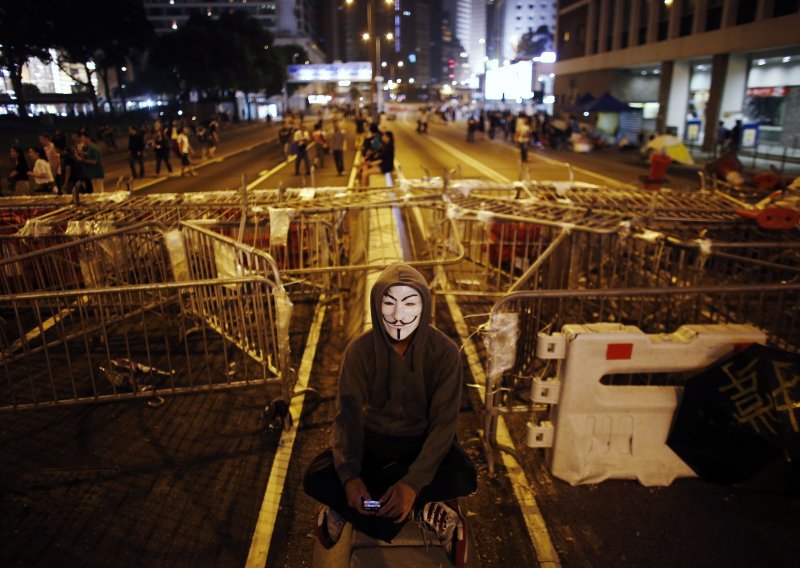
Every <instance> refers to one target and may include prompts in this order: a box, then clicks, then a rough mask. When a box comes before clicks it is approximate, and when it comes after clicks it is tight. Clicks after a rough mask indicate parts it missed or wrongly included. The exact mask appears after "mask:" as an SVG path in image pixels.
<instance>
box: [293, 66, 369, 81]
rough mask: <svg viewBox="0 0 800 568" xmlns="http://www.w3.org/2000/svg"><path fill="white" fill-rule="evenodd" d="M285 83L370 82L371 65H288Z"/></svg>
mask: <svg viewBox="0 0 800 568" xmlns="http://www.w3.org/2000/svg"><path fill="white" fill-rule="evenodd" d="M287 75H288V78H287V81H288V82H290V83H292V82H294V83H328V82H330V83H338V82H339V81H354V82H358V81H362V82H368V81H371V80H372V65H371V64H370V63H369V61H351V62H348V63H325V64H318V65H289V66H288V68H287Z"/></svg>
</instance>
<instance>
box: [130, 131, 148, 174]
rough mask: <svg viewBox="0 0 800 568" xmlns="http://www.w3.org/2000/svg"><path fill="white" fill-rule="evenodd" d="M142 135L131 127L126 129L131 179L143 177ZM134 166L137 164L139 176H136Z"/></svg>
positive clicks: (143, 145)
mask: <svg viewBox="0 0 800 568" xmlns="http://www.w3.org/2000/svg"><path fill="white" fill-rule="evenodd" d="M144 147H145V144H144V133H142V131H140V130H139V129H138V128H136V127H135V126H133V125H130V126H129V127H128V165H129V166H130V167H131V177H132V178H134V179H135V178H137V177H139V178H143V177H144ZM136 164H139V174H138V175H137V174H136V167H135V166H136Z"/></svg>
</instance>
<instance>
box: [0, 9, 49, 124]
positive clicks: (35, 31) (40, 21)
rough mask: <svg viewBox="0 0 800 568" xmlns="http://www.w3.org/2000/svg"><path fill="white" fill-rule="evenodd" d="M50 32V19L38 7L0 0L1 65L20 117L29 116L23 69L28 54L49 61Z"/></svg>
mask: <svg viewBox="0 0 800 568" xmlns="http://www.w3.org/2000/svg"><path fill="white" fill-rule="evenodd" d="M50 4H51V2H50V1H49V0H43V2H42V8H43V9H47V8H49V7H50ZM51 34H52V22H51V21H48V20H46V19H44V18H42V17H41V13H40V11H39V10H38V9H36V10H34V9H32V8H31V3H30V2H29V1H28V0H3V1H2V2H0V67H3V68H4V69H7V70H8V72H9V74H10V77H11V84H12V86H13V87H14V95H15V96H16V97H17V107H18V112H19V115H20V116H21V117H23V118H25V117H27V116H28V110H27V105H26V103H25V100H26V96H25V95H26V94H27V91H26V89H24V88H23V85H22V68H23V66H24V65H25V63H27V61H28V59H30V58H31V57H37V58H39V59H41V60H42V61H49V60H50V53H49V50H48V48H49V47H50V45H51V39H50V35H51Z"/></svg>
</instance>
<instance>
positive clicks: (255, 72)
mask: <svg viewBox="0 0 800 568" xmlns="http://www.w3.org/2000/svg"><path fill="white" fill-rule="evenodd" d="M285 73H286V72H285V66H284V64H283V62H282V60H281V56H280V54H279V51H278V50H276V49H275V47H274V46H273V37H272V34H270V33H269V32H268V31H267V30H265V29H264V28H262V27H261V24H260V23H259V22H258V20H256V19H255V18H251V17H249V16H247V15H246V14H245V13H244V12H241V11H238V10H232V11H228V12H223V13H222V14H220V16H219V18H218V19H213V18H210V17H206V16H203V15H202V14H194V15H192V16H190V17H189V19H188V20H187V21H186V22H185V23H184V24H183V25H182V26H181V27H180V28H179V29H178V30H176V31H175V32H172V33H169V34H165V35H163V36H161V37H159V38H158V40H157V41H156V42H155V44H154V45H153V47H152V49H151V50H150V56H149V59H148V66H147V70H146V71H145V75H144V76H145V78H146V80H147V82H148V83H149V84H150V85H151V86H152V88H153V89H154V90H156V91H161V92H166V93H171V94H176V95H180V96H183V97H186V96H187V95H188V93H189V92H190V91H198V92H200V93H202V94H203V96H204V97H205V98H209V99H231V98H233V97H234V94H235V93H236V91H244V92H245V93H247V92H259V91H263V92H265V93H267V94H274V93H278V92H280V90H281V87H282V85H283V82H284V81H285V78H286V75H285Z"/></svg>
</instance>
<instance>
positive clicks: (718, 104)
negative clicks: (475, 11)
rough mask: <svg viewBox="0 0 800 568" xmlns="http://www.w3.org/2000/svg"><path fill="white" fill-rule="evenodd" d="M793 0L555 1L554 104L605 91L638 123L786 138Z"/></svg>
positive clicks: (797, 94) (798, 102) (798, 116)
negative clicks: (737, 128) (636, 115)
mask: <svg viewBox="0 0 800 568" xmlns="http://www.w3.org/2000/svg"><path fill="white" fill-rule="evenodd" d="M798 30H800V3H798V2H796V1H791V2H790V1H779V0H747V1H745V0H669V1H668V0H662V1H654V0H561V2H559V9H558V37H557V53H558V62H557V63H556V64H555V73H556V82H555V94H556V97H557V104H558V106H557V108H561V109H568V108H569V105H571V104H572V103H573V102H574V101H576V100H577V99H578V98H580V97H582V96H584V95H586V94H591V95H593V96H595V97H597V96H599V95H601V94H603V93H604V92H605V91H610V92H611V94H612V95H614V96H615V97H616V98H618V99H621V100H623V101H625V102H627V103H632V104H634V105H636V106H639V107H641V108H642V109H643V113H644V119H645V123H644V127H645V129H646V130H649V131H655V132H667V131H673V132H675V133H676V134H678V135H679V136H683V137H685V138H686V139H688V140H689V141H690V142H702V143H703V145H704V146H705V147H706V148H707V149H710V148H711V147H712V146H713V144H714V143H715V141H716V137H717V136H716V132H717V127H718V124H719V122H722V123H723V126H725V127H727V128H731V127H733V126H734V124H735V122H736V121H741V123H742V128H743V129H744V130H745V131H747V133H748V135H747V136H745V137H743V140H742V145H743V146H747V145H750V147H751V148H752V147H753V145H756V144H759V143H768V144H774V145H775V146H779V147H780V146H783V147H784V148H785V147H790V146H792V145H793V144H796V141H797V133H798V132H800V35H798Z"/></svg>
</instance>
